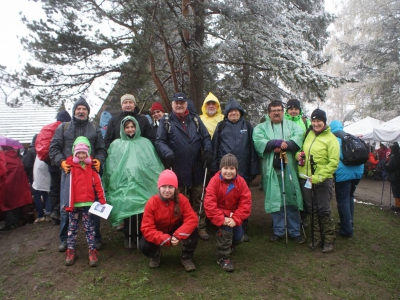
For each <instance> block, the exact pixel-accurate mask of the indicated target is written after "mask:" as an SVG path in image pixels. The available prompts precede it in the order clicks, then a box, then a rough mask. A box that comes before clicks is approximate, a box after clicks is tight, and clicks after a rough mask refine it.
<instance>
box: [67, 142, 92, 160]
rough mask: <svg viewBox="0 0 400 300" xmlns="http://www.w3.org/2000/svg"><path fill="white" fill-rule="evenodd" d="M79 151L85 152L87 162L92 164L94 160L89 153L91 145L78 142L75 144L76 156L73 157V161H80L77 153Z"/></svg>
mask: <svg viewBox="0 0 400 300" xmlns="http://www.w3.org/2000/svg"><path fill="white" fill-rule="evenodd" d="M78 152H85V153H86V155H87V157H86V158H85V164H90V163H91V162H92V160H91V159H90V155H89V147H88V145H86V144H85V143H78V144H76V145H75V147H74V158H73V159H72V161H73V162H74V163H78V162H79V158H78V157H76V154H77V153H78Z"/></svg>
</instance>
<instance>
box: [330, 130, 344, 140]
mask: <svg viewBox="0 0 400 300" xmlns="http://www.w3.org/2000/svg"><path fill="white" fill-rule="evenodd" d="M333 134H334V135H335V136H336V137H339V138H341V139H342V140H343V139H344V137H345V136H346V135H347V134H348V133H346V132H344V131H343V130H338V131H336V132H333Z"/></svg>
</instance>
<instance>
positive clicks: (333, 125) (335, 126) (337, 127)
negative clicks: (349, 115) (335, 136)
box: [329, 120, 343, 133]
mask: <svg viewBox="0 0 400 300" xmlns="http://www.w3.org/2000/svg"><path fill="white" fill-rule="evenodd" d="M329 126H330V127H331V132H332V133H334V132H336V131H339V130H343V124H342V122H340V121H338V120H333V121H332V122H331V123H330V124H329Z"/></svg>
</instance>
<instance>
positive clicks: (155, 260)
mask: <svg viewBox="0 0 400 300" xmlns="http://www.w3.org/2000/svg"><path fill="white" fill-rule="evenodd" d="M160 263H161V252H158V253H157V254H156V256H154V257H152V258H150V263H149V267H150V268H152V269H154V268H158V267H159V266H160Z"/></svg>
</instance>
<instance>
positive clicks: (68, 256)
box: [65, 249, 75, 266]
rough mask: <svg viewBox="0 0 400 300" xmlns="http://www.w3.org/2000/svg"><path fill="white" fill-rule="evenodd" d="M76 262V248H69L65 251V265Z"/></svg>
mask: <svg viewBox="0 0 400 300" xmlns="http://www.w3.org/2000/svg"><path fill="white" fill-rule="evenodd" d="M74 262H75V249H67V251H65V265H66V266H72V265H73V264H74Z"/></svg>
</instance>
